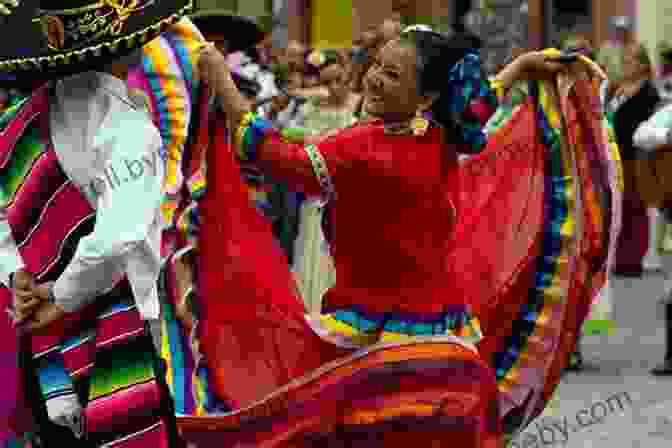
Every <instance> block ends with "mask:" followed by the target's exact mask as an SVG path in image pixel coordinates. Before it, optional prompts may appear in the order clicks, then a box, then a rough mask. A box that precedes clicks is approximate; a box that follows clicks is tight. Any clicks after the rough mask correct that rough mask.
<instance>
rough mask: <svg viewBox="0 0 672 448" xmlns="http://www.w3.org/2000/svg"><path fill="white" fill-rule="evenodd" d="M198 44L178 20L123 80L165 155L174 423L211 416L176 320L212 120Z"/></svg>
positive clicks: (185, 298) (166, 341)
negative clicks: (142, 99) (140, 94)
mask: <svg viewBox="0 0 672 448" xmlns="http://www.w3.org/2000/svg"><path fill="white" fill-rule="evenodd" d="M203 42H205V39H204V37H203V36H202V34H201V33H200V31H199V30H198V29H197V28H196V26H194V24H193V23H192V22H191V21H190V20H189V19H188V18H184V19H182V20H181V21H180V22H178V23H177V24H175V25H173V26H171V27H170V28H169V29H168V30H167V31H166V32H165V33H163V34H162V35H161V36H160V37H159V38H157V39H155V40H154V41H152V42H150V43H149V44H147V45H145V47H144V52H145V58H144V61H143V66H142V67H141V68H140V69H139V70H136V71H134V72H133V73H131V74H130V75H129V86H130V87H133V88H137V89H140V90H142V91H144V92H145V93H146V94H147V96H148V97H149V99H150V109H151V112H152V116H153V120H154V122H155V124H156V125H157V127H158V128H159V131H160V133H161V137H162V138H163V142H164V146H165V148H166V153H165V160H164V163H165V171H166V177H165V182H164V194H165V197H164V203H163V215H164V220H165V223H166V229H165V230H164V232H163V237H162V256H163V257H164V260H165V268H164V273H163V274H162V280H161V282H160V289H161V291H162V292H161V294H162V297H163V301H162V302H163V305H164V307H163V310H162V327H163V334H164V337H163V341H162V347H161V358H163V359H164V360H165V361H166V364H167V375H166V381H167V383H168V388H169V390H170V392H171V394H172V396H173V398H174V400H175V407H176V413H177V414H178V415H203V414H204V413H206V412H209V411H210V410H212V409H216V408H217V405H216V404H214V402H215V399H214V396H213V395H212V393H211V392H210V389H209V386H208V372H207V369H206V367H205V364H204V363H203V362H202V360H201V359H200V357H201V355H200V354H199V351H198V341H197V339H196V337H195V334H196V333H195V331H196V323H197V321H196V319H197V314H196V313H194V315H193V316H192V317H193V318H194V321H193V322H191V323H188V322H185V321H183V320H182V319H181V317H182V316H181V310H182V308H181V307H183V306H184V305H185V303H187V302H192V303H193V304H194V305H195V304H196V302H197V299H196V298H195V297H196V295H197V294H198V290H197V288H196V285H197V282H196V266H195V261H194V259H195V257H196V255H195V254H196V251H197V248H198V243H199V233H200V226H201V219H202V217H201V212H200V208H199V203H200V201H201V200H202V199H203V197H204V195H205V193H206V190H207V182H206V173H207V160H206V154H205V151H206V148H207V142H206V144H205V145H201V144H197V143H195V142H196V141H201V142H202V140H201V139H202V138H204V137H209V135H207V133H208V132H209V126H208V121H209V119H210V118H211V111H210V101H209V99H208V98H207V95H206V94H207V92H204V91H203V89H201V88H200V83H199V81H198V79H197V78H196V77H195V76H194V74H195V70H196V63H197V57H198V49H199V48H200V46H201V44H202V43H203ZM204 133H205V135H204ZM183 257H184V258H183ZM186 258H189V260H190V261H188V262H187V264H186V265H184V266H182V268H184V269H186V271H187V277H186V278H188V280H187V283H188V285H187V286H184V285H182V284H181V285H180V288H178V287H177V285H176V282H177V278H178V273H177V272H176V266H177V264H179V263H180V262H183V261H184V260H185V259H186ZM179 276H180V277H181V278H185V276H184V275H179ZM182 286H184V289H181V287H182ZM189 308H190V307H189ZM178 310H179V311H178Z"/></svg>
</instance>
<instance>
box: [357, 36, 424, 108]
mask: <svg viewBox="0 0 672 448" xmlns="http://www.w3.org/2000/svg"><path fill="white" fill-rule="evenodd" d="M416 61H417V53H416V50H415V48H414V46H413V45H412V44H411V43H407V42H402V41H401V40H399V39H395V40H392V41H390V42H388V43H387V44H386V45H385V46H384V47H383V48H382V49H381V50H380V51H379V52H378V54H377V55H376V56H375V58H374V60H373V64H372V65H371V67H370V68H369V70H368V72H367V73H366V76H365V78H364V111H365V112H366V113H367V114H369V115H371V116H373V117H376V118H382V119H383V120H385V121H404V120H407V119H410V118H411V117H413V115H414V114H415V113H416V111H417V110H418V107H419V106H420V104H422V103H423V101H426V98H425V97H423V96H422V95H420V93H419V91H418V74H417V62H416Z"/></svg>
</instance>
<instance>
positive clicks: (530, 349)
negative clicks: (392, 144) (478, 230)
mask: <svg viewBox="0 0 672 448" xmlns="http://www.w3.org/2000/svg"><path fill="white" fill-rule="evenodd" d="M523 89H525V88H524V87H523ZM524 91H525V90H523V92H524ZM530 94H531V92H530ZM516 95H517V96H515V97H514V96H513V95H512V96H511V99H512V100H518V101H520V100H526V99H527V95H526V94H525V93H522V92H519V93H517V94H516ZM538 95H539V103H540V104H541V107H540V109H539V111H538V123H539V126H540V127H541V129H542V130H543V134H542V137H543V139H544V144H545V145H546V147H547V148H548V153H547V154H548V155H547V162H546V166H547V167H546V171H547V173H548V175H547V176H546V182H545V203H546V207H545V209H546V210H547V212H546V213H547V216H546V217H545V219H544V223H545V231H544V241H543V249H542V251H541V253H540V254H539V255H538V257H537V262H536V264H537V268H536V274H535V276H534V283H533V285H531V288H530V292H529V299H528V301H527V303H524V305H523V306H522V307H521V309H520V312H519V317H518V319H517V321H516V322H515V323H514V324H513V332H512V333H513V335H514V336H512V337H511V338H510V339H509V341H508V344H507V350H506V351H505V352H500V353H498V354H496V356H495V374H496V376H497V382H498V387H499V391H500V394H502V400H503V401H504V404H503V408H502V409H501V412H502V414H503V415H505V414H507V413H508V411H509V410H510V409H511V408H512V407H514V406H519V405H521V404H522V402H523V401H524V400H525V398H526V395H527V393H528V391H529V389H522V390H521V389H520V388H519V387H518V386H519V385H520V384H521V383H523V384H530V385H531V387H532V388H535V387H540V386H541V385H542V384H543V380H542V379H541V378H536V379H534V378H530V377H529V376H526V378H522V377H521V376H522V375H523V372H526V371H530V368H531V367H537V368H538V367H539V363H544V362H545V359H543V360H541V359H540V355H542V354H543V353H544V351H543V350H542V349H541V347H540V344H541V343H542V342H544V343H545V344H544V345H546V344H549V343H550V344H553V342H552V341H548V337H544V333H546V334H555V331H553V330H555V329H556V328H553V327H558V326H561V325H562V323H563V322H562V321H563V316H562V311H563V305H564V303H565V301H566V297H564V295H565V292H566V291H567V290H568V288H569V269H570V266H569V261H570V258H571V257H572V255H571V253H572V252H571V251H572V250H573V237H574V232H575V228H574V226H575V219H576V218H575V216H576V209H575V202H574V199H573V197H572V195H573V193H574V191H575V187H574V185H575V181H576V179H575V177H574V176H572V174H571V172H572V170H571V166H570V165H568V163H569V161H568V160H567V159H566V157H564V156H563V152H562V145H561V143H560V139H559V134H558V132H559V130H560V129H562V124H561V122H560V121H559V120H560V116H559V114H558V113H557V112H556V111H554V109H552V108H549V106H550V104H551V103H550V98H549V97H548V93H547V91H546V90H545V89H544V88H543V87H542V88H540V89H539V92H538ZM521 106H522V103H520V104H516V103H514V102H513V101H512V104H511V106H510V107H509V108H508V109H502V110H501V111H500V114H501V115H506V114H507V113H510V114H511V115H512V114H513V113H515V111H516V110H517V109H518V108H519V107H521ZM549 112H550V114H549ZM500 114H498V117H497V118H496V120H498V119H501V116H500ZM497 122H498V121H497ZM549 327H550V328H549ZM535 341H536V343H535ZM533 371H534V370H533Z"/></svg>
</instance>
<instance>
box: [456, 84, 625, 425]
mask: <svg viewBox="0 0 672 448" xmlns="http://www.w3.org/2000/svg"><path fill="white" fill-rule="evenodd" d="M558 92H560V93H559V94H558ZM558 98H562V99H561V100H559V99H558ZM598 98H599V94H598V86H596V85H595V84H592V83H588V82H581V81H576V80H575V79H573V78H571V77H567V78H563V77H561V78H560V79H559V81H558V83H557V85H555V84H553V83H547V82H538V83H531V84H519V85H517V86H515V88H514V89H513V90H512V92H511V93H510V95H509V96H508V98H507V102H506V103H505V104H503V106H502V107H500V109H499V110H498V112H497V114H496V115H495V116H494V117H493V118H492V119H491V120H490V122H489V124H488V127H487V128H486V132H487V133H488V134H489V135H492V136H495V138H496V135H497V131H498V130H499V129H502V128H504V127H505V126H506V124H507V123H508V122H509V121H510V120H512V119H514V117H516V115H517V114H519V113H523V110H525V109H526V108H529V107H530V104H533V105H534V107H535V110H536V112H535V113H536V120H537V125H538V128H539V129H540V131H541V138H542V141H543V144H544V146H545V148H546V154H547V155H546V159H545V165H546V168H545V170H546V175H545V180H544V207H543V210H544V218H543V226H544V228H543V231H542V232H541V236H542V237H541V242H540V243H541V244H540V246H539V247H540V249H539V251H538V252H537V253H536V261H535V262H534V263H533V265H531V266H530V267H529V270H528V274H529V275H527V276H521V278H522V280H521V281H526V280H525V279H527V278H529V279H531V284H530V285H529V287H522V286H524V285H521V292H522V291H525V290H527V291H528V293H527V294H528V297H527V300H524V301H523V302H522V304H521V306H520V307H519V308H518V311H517V312H516V313H514V314H517V317H515V320H514V322H513V325H512V331H511V333H512V334H511V335H510V337H509V338H508V339H507V340H506V341H505V343H504V345H503V348H501V347H500V348H501V350H499V351H498V352H497V353H495V354H494V355H495V359H494V367H495V371H496V376H497V382H498V388H499V395H500V398H499V399H500V412H501V413H502V415H503V416H504V417H506V420H507V423H508V424H509V426H508V428H507V430H508V432H510V433H515V432H517V431H520V430H522V429H523V428H524V427H525V426H526V425H527V424H528V423H529V422H530V421H531V420H532V419H533V418H534V417H536V416H537V415H538V414H539V413H540V412H541V411H542V410H543V408H544V406H545V404H546V403H547V402H548V400H549V399H550V397H551V395H552V392H553V390H554V389H555V387H556V386H557V384H558V383H559V377H560V371H561V370H562V369H563V368H564V365H565V362H566V360H567V359H566V357H567V355H568V353H569V352H571V350H572V349H573V345H574V342H575V340H576V336H577V334H578V332H579V331H580V329H581V328H580V327H581V324H582V323H583V320H584V318H585V316H586V314H587V312H588V308H589V307H590V305H591V303H592V300H593V299H595V297H596V296H597V293H598V291H599V289H600V288H601V287H602V286H603V285H604V282H605V280H606V273H607V271H608V263H609V262H610V259H609V254H611V253H612V251H613V247H614V243H615V240H616V237H617V234H618V223H619V222H620V221H619V220H620V192H621V191H622V181H621V180H620V179H621V174H620V160H619V157H618V151H617V149H616V148H615V145H614V144H613V139H612V138H611V137H610V135H609V133H610V130H609V129H610V127H609V125H608V122H607V120H606V118H605V117H604V113H603V111H602V108H601V105H600V104H598V100H597V99H598ZM565 135H566V136H567V138H565V137H564V136H565ZM469 162H470V161H468V162H467V164H468V163H469ZM552 347H556V348H555V349H553V348H552Z"/></svg>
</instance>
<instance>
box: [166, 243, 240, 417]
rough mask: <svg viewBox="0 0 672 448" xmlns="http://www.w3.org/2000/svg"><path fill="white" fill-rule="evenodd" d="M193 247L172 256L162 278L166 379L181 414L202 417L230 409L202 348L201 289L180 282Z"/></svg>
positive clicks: (191, 264)
mask: <svg viewBox="0 0 672 448" xmlns="http://www.w3.org/2000/svg"><path fill="white" fill-rule="evenodd" d="M192 256H193V249H189V248H187V249H183V250H182V251H178V252H176V253H175V254H174V255H172V256H171V257H169V259H168V260H167V262H166V267H165V269H164V271H163V272H162V274H161V278H160V279H159V294H160V299H161V303H162V305H163V307H162V314H163V316H162V319H161V320H162V334H163V340H162V348H161V352H162V353H163V354H164V355H163V357H164V359H165V360H166V363H167V372H166V382H167V384H168V388H169V390H170V391H171V394H172V397H173V400H174V405H175V413H176V415H178V416H202V415H207V414H209V413H212V412H221V411H224V410H228V409H227V408H226V406H224V404H223V403H222V402H221V401H219V400H218V399H217V397H216V396H215V395H214V393H213V391H212V388H211V387H210V378H209V371H208V369H207V367H206V363H205V358H204V356H203V354H202V353H201V351H200V350H199V344H198V322H199V318H200V316H199V308H198V296H197V292H196V291H194V290H193V289H190V290H188V291H183V290H182V289H181V288H180V285H178V283H179V280H178V279H180V278H182V276H183V275H182V274H181V273H180V272H179V270H180V269H184V267H185V266H186V267H187V268H189V267H191V266H193V264H194V262H193V260H190V257H192Z"/></svg>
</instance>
